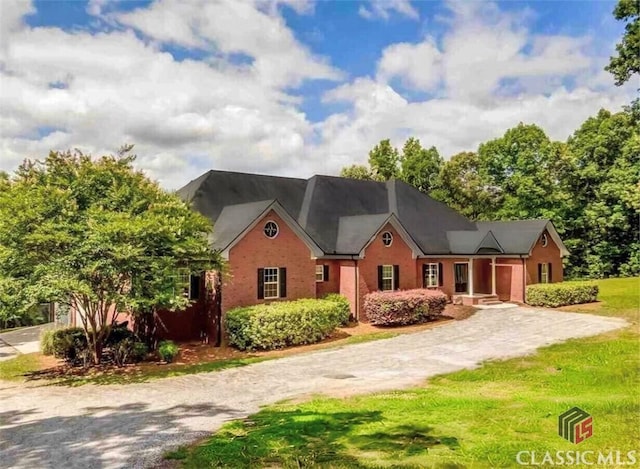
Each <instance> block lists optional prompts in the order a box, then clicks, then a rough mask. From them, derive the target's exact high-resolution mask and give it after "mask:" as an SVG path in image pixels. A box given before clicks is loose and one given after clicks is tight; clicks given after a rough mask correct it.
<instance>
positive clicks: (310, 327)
mask: <svg viewBox="0 0 640 469" xmlns="http://www.w3.org/2000/svg"><path fill="white" fill-rule="evenodd" d="M348 319H349V302H348V301H346V300H343V299H342V297H338V296H335V297H332V298H328V299H324V300H314V299H304V300H297V301H282V302H274V303H271V304H268V305H264V304H262V305H256V306H249V307H245V308H236V309H233V310H231V311H229V312H228V313H227V315H226V320H225V328H226V331H227V334H228V336H229V343H230V344H231V345H233V346H234V347H237V348H239V349H240V350H271V349H275V348H280V347H286V346H287V345H301V344H312V343H314V342H318V341H320V340H322V339H324V338H325V337H327V336H329V334H331V332H333V330H334V329H335V328H336V327H338V326H340V325H342V324H345V323H346V322H347V321H348Z"/></svg>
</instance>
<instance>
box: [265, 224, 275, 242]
mask: <svg viewBox="0 0 640 469" xmlns="http://www.w3.org/2000/svg"><path fill="white" fill-rule="evenodd" d="M278 231H279V230H278V225H277V224H276V222H275V221H268V222H267V223H265V225H264V235H265V236H266V237H267V238H269V239H273V238H275V237H276V236H278Z"/></svg>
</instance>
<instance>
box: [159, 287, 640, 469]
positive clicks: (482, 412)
mask: <svg viewBox="0 0 640 469" xmlns="http://www.w3.org/2000/svg"><path fill="white" fill-rule="evenodd" d="M639 280H640V279H637V278H636V279H611V280H602V281H599V282H598V283H599V285H600V289H601V294H600V299H601V302H600V303H598V304H597V305H596V306H593V305H590V306H589V307H588V310H587V309H585V311H587V312H589V313H593V314H603V315H607V316H611V315H615V316H621V317H625V318H626V319H627V320H629V321H631V322H633V323H634V326H632V327H630V328H627V329H625V330H622V331H618V332H613V333H608V334H603V335H600V336H596V337H592V338H589V339H580V340H572V341H568V342H565V343H562V344H557V345H553V346H550V347H546V348H544V349H541V350H540V351H539V353H537V354H535V355H533V356H528V357H522V358H517V359H512V360H508V361H502V362H490V363H486V364H485V365H483V366H482V367H481V368H478V369H476V370H464V371H460V372H457V373H452V374H448V375H443V376H439V377H436V378H433V379H431V380H430V381H429V382H428V383H427V384H426V385H425V386H424V387H419V388H415V389H411V390H408V391H401V392H391V393H383V394H373V395H368V396H358V397H351V398H347V399H334V398H326V397H318V398H315V399H313V400H311V401H309V402H306V403H303V404H295V405H293V404H287V403H284V404H280V405H275V406H270V407H267V408H265V409H263V410H262V411H260V412H259V413H257V414H255V415H253V416H251V417H250V418H249V419H246V420H241V421H234V422H231V423H228V424H226V425H225V426H224V427H223V428H222V429H221V430H220V431H219V432H218V433H216V434H215V435H213V436H212V437H211V438H209V439H208V440H206V441H204V442H202V443H200V444H198V445H196V446H193V447H182V448H179V449H178V450H177V451H174V452H171V453H168V454H167V455H166V457H167V458H169V459H174V460H176V463H177V464H179V465H181V466H183V467H185V468H201V467H233V468H252V467H283V468H288V467H296V468H298V467H327V468H329V467H330V468H343V467H344V468H352V467H354V468H368V467H394V468H400V467H450V468H454V467H513V466H516V460H515V456H516V454H517V453H518V451H521V450H529V451H536V452H537V453H538V454H543V453H544V452H545V451H551V452H552V453H554V454H555V451H558V450H565V451H576V450H580V451H589V450H591V451H598V450H601V451H609V450H621V451H622V452H623V453H626V451H628V450H632V449H637V441H638V440H639V439H640V430H639V429H640V418H639V416H640V396H639V393H638V391H637V390H638V389H640V341H639V340H640V336H639V335H638V330H637V315H638V308H639V306H640V305H639V303H638V285H639ZM584 308H587V306H584ZM571 309H573V310H580V308H575V307H574V308H571ZM573 406H578V407H580V408H582V409H584V410H586V411H587V412H589V413H590V414H591V415H592V416H593V419H594V436H593V437H592V438H590V439H587V440H585V441H584V442H582V443H581V444H580V446H579V447H578V446H576V445H574V444H572V443H569V442H567V441H565V440H563V439H562V438H560V437H559V436H558V435H557V418H558V415H559V414H561V413H562V412H564V411H566V410H568V409H569V408H571V407H573Z"/></svg>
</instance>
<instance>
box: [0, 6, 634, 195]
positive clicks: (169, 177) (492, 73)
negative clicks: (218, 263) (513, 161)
mask: <svg viewBox="0 0 640 469" xmlns="http://www.w3.org/2000/svg"><path fill="white" fill-rule="evenodd" d="M613 7H614V3H613V2H609V1H596V0H593V1H567V2H550V1H540V2H518V1H508V2H504V3H500V2H499V3H492V2H483V3H481V2H479V1H472V2H462V1H445V2H435V1H428V2H427V1H422V2H410V1H409V0H381V1H366V2H365V1H355V0H354V1H339V2H338V1H335V2H331V1H321V2H318V3H314V2H313V1H311V0H309V1H307V0H302V1H296V0H249V1H246V2H240V1H237V0H229V1H219V2H215V1H207V0H203V1H196V0H188V1H164V0H159V1H155V2H149V1H139V2H136V1H126V2H108V1H106V0H90V1H88V2H82V1H67V2H56V1H50V0H49V1H33V2H29V1H26V0H17V1H16V0H2V1H1V2H0V148H1V151H0V169H4V170H13V169H15V167H16V166H17V165H18V164H19V162H20V161H22V160H23V159H24V158H25V157H42V156H44V155H46V154H47V152H48V151H49V150H50V149H68V148H80V149H81V150H83V151H85V152H90V153H92V154H102V153H112V152H114V151H115V150H116V149H117V148H118V147H119V146H120V145H121V144H123V143H134V144H135V150H136V153H137V154H138V162H137V164H138V165H139V166H140V167H141V168H143V169H144V170H145V171H147V172H148V174H149V175H150V176H152V177H153V178H156V179H158V180H159V181H160V182H161V183H162V184H163V185H164V186H165V187H168V188H177V187H179V186H181V185H182V184H184V183H185V182H187V181H189V180H190V179H193V178H194V177H196V176H198V175H199V174H201V173H202V172H204V171H206V170H208V169H212V168H215V169H225V170H237V171H251V172H259V173H267V174H280V175H289V176H301V177H308V176H310V175H312V174H314V173H321V174H337V173H338V172H339V170H340V168H341V167H342V166H344V165H348V164H352V163H364V162H366V160H367V152H368V150H369V149H370V148H371V147H372V146H373V145H374V144H375V143H376V142H377V141H379V140H380V139H382V138H391V139H392V141H393V142H394V143H396V144H397V145H401V144H402V142H403V141H404V140H405V139H406V138H407V137H408V136H417V137H419V138H420V139H421V140H422V142H423V144H425V145H429V146H430V145H435V146H436V147H437V148H438V149H439V150H440V152H441V154H442V155H443V156H444V157H445V158H449V157H450V156H451V155H453V154H455V153H457V152H459V151H463V150H473V149H475V148H476V147H477V145H478V143H479V142H482V141H484V140H487V139H490V138H493V137H496V136H499V135H501V134H502V133H504V131H505V130H506V129H507V128H509V127H511V126H514V125H516V124H517V123H518V122H527V123H528V122H532V123H537V124H539V125H541V126H542V127H543V128H544V129H545V130H546V131H547V133H548V134H549V135H550V136H551V137H552V138H556V139H565V138H566V137H567V136H568V135H569V134H570V133H571V131H573V130H574V129H575V128H576V127H577V126H578V125H579V124H580V123H581V122H582V121H583V120H584V119H585V118H586V117H588V116H589V115H592V114H594V113H595V112H597V110H598V109H599V108H601V107H604V108H608V109H611V110H617V109H619V108H620V107H621V106H622V105H623V104H625V103H628V102H629V101H630V100H631V96H632V95H633V93H634V86H633V84H630V86H627V87H624V88H616V87H615V86H614V85H613V79H612V77H611V76H610V75H609V74H608V73H607V72H604V71H603V66H604V65H605V64H606V63H607V61H608V57H609V56H610V55H611V54H612V51H613V50H614V45H615V42H616V41H617V40H618V39H619V38H620V36H621V33H622V29H623V25H622V24H619V23H618V22H616V21H615V20H614V19H613V17H612V15H611V11H612V10H613Z"/></svg>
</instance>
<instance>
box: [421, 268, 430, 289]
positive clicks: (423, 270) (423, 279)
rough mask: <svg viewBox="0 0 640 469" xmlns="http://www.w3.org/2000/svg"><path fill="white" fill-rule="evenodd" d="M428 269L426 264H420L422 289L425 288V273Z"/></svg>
mask: <svg viewBox="0 0 640 469" xmlns="http://www.w3.org/2000/svg"><path fill="white" fill-rule="evenodd" d="M428 269H429V265H428V264H422V288H427V271H428Z"/></svg>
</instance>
